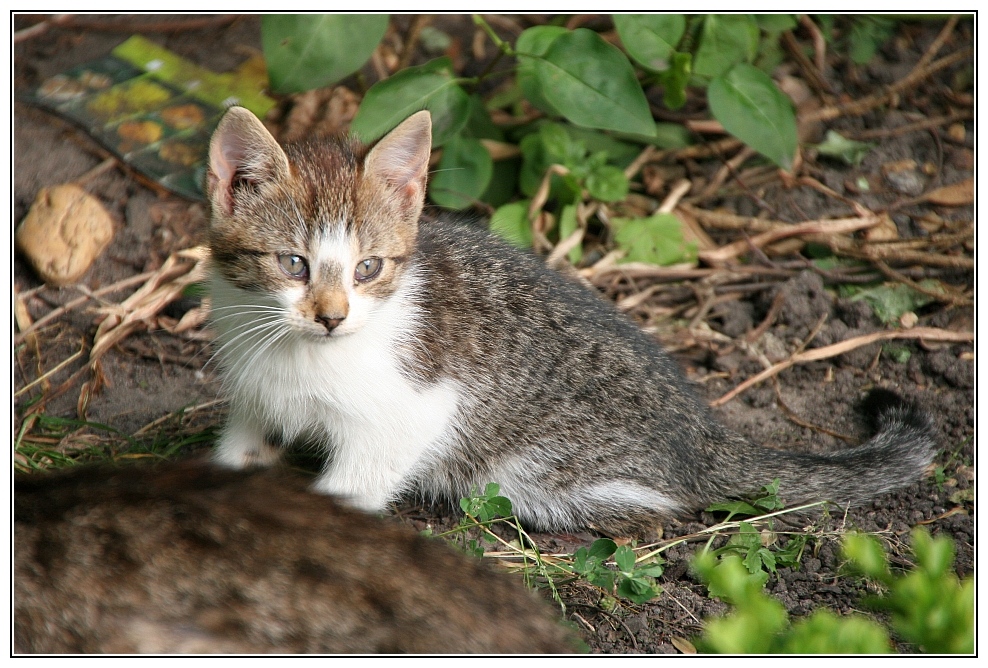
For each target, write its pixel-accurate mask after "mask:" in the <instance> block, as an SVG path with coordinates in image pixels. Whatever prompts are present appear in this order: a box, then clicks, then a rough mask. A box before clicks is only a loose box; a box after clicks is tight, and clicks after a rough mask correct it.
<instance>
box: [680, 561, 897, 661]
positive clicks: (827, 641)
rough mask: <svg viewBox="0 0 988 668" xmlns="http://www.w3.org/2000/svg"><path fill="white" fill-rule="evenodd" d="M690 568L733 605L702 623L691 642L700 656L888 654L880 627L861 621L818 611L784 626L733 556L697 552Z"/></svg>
mask: <svg viewBox="0 0 988 668" xmlns="http://www.w3.org/2000/svg"><path fill="white" fill-rule="evenodd" d="M694 568H695V569H696V571H697V573H698V574H699V575H700V577H701V578H702V579H703V581H704V582H705V583H706V584H707V586H708V587H709V588H710V592H711V594H714V593H715V592H716V595H717V596H718V598H721V599H722V600H723V601H724V602H725V603H729V604H731V605H733V606H734V610H733V612H732V613H731V614H729V615H727V616H725V617H720V618H717V619H712V620H707V621H706V622H705V624H704V627H705V628H704V632H703V635H702V636H701V637H700V638H698V639H697V640H696V641H695V643H694V644H695V645H696V647H697V649H698V650H700V651H701V652H709V653H717V654H786V653H824V654H838V653H851V654H876V653H879V654H881V653H887V652H889V650H890V646H889V642H888V637H887V635H886V634H885V631H884V630H883V629H882V627H881V626H879V625H878V624H876V623H875V622H872V621H871V620H868V619H866V618H864V617H850V618H840V617H836V616H835V615H834V614H833V613H830V612H828V611H825V610H820V611H817V612H815V613H814V614H813V615H811V616H810V617H809V618H808V619H805V620H801V621H799V622H797V623H796V624H793V625H791V626H790V624H789V615H788V614H787V613H786V610H785V608H784V607H783V606H782V604H781V603H779V601H777V600H776V599H774V598H772V597H771V596H769V595H768V594H766V593H765V592H764V590H763V589H762V583H761V582H760V581H759V579H758V578H753V577H751V574H750V573H749V572H748V569H747V568H745V567H744V565H742V563H741V558H740V557H738V556H737V555H727V556H725V557H722V558H721V559H719V560H718V559H715V558H714V556H713V554H711V553H709V552H704V553H701V554H700V555H699V556H698V557H697V559H696V561H695V562H694Z"/></svg>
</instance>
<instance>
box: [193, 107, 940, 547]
mask: <svg viewBox="0 0 988 668" xmlns="http://www.w3.org/2000/svg"><path fill="white" fill-rule="evenodd" d="M430 145H431V122H430V116H429V113H428V112H425V111H423V112H419V113H416V114H414V115H412V116H411V117H409V118H408V119H407V120H405V121H404V122H403V123H401V124H400V125H399V126H398V127H397V128H396V129H394V130H393V131H392V132H391V133H390V134H388V135H387V136H385V137H384V138H383V139H382V140H380V141H379V142H378V143H377V144H376V146H374V147H373V148H371V149H370V150H369V151H368V150H366V149H365V148H363V147H361V146H359V145H357V144H356V143H354V142H353V141H350V140H347V139H336V140H310V141H307V142H303V143H298V144H289V145H286V146H285V147H284V148H282V147H280V146H279V145H278V143H277V142H276V141H275V140H274V139H273V138H272V137H271V135H270V134H269V133H268V132H267V130H266V129H265V128H264V126H263V125H262V124H261V123H260V122H259V121H258V120H257V119H256V118H255V117H254V116H252V115H251V114H250V113H249V112H247V111H246V110H244V109H239V108H234V109H231V110H230V111H229V112H228V113H227V115H226V116H225V117H224V118H223V120H222V122H221V123H220V124H219V127H218V128H217V130H216V132H215V134H214V135H213V138H212V142H211V146H210V158H209V173H208V192H209V197H210V201H211V206H212V223H211V228H210V233H209V243H210V246H211V248H212V256H213V270H212V304H213V316H212V318H213V325H214V327H215V329H216V332H217V334H218V350H217V353H216V354H217V358H218V359H219V367H220V370H221V373H222V376H223V382H224V390H225V394H226V396H227V398H228V399H229V404H230V416H229V422H228V424H227V426H226V429H225V431H224V433H223V434H222V436H221V438H220V439H219V443H218V447H217V449H216V454H215V459H216V461H217V462H219V463H221V464H223V465H226V466H231V467H244V466H249V465H254V464H262V465H263V464H269V463H271V462H272V461H274V460H275V459H276V457H277V451H276V449H275V446H277V445H278V444H285V443H294V442H307V443H316V444H318V445H319V446H321V447H323V448H324V449H325V452H326V454H327V458H328V461H327V464H326V468H325V470H324V471H323V473H322V475H321V476H320V477H319V478H318V480H317V481H316V483H315V489H316V490H318V491H320V492H325V493H328V494H335V495H339V496H342V497H344V498H345V499H346V500H347V502H348V503H350V504H351V505H353V506H355V507H358V508H362V509H365V510H377V511H380V510H382V509H384V508H385V506H386V505H387V504H388V503H389V502H390V501H392V500H394V499H395V498H396V497H397V496H398V495H400V494H402V493H403V492H406V491H408V490H413V489H414V490H418V491H421V492H424V493H425V494H427V495H445V496H449V497H452V498H453V499H456V498H458V497H460V496H463V495H466V494H467V493H469V491H470V489H471V488H472V487H474V486H477V487H479V488H482V487H483V485H484V484H485V483H487V482H491V481H493V482H498V483H500V485H501V489H502V491H503V493H504V494H505V495H506V496H507V497H509V498H510V499H511V500H512V501H513V503H514V508H515V510H516V511H517V514H518V515H519V517H520V518H521V519H522V520H523V521H524V522H525V523H527V524H528V525H530V526H533V527H535V528H538V529H544V530H572V529H578V528H587V527H589V528H593V529H597V530H599V531H602V532H604V533H608V534H612V535H629V534H640V533H646V534H647V533H649V532H650V531H651V530H652V529H653V528H654V527H655V526H656V525H657V524H659V523H660V522H661V521H662V520H663V519H664V518H668V517H670V516H674V515H682V514H685V513H689V512H691V511H695V510H696V509H699V508H703V507H704V506H705V505H707V504H709V503H710V502H712V501H716V500H723V499H725V498H727V497H734V496H738V495H742V494H744V493H746V492H749V491H752V490H756V489H758V488H759V487H760V486H761V485H763V484H766V483H768V482H770V481H771V480H772V479H773V478H776V477H777V478H780V479H781V487H780V493H781V495H782V496H783V497H784V498H786V499H787V500H788V501H790V502H797V501H810V500H818V499H819V500H822V499H830V500H833V501H836V502H840V503H848V502H849V503H860V502H863V501H865V500H867V499H869V498H871V497H873V496H875V495H878V494H882V493H884V492H887V491H889V490H892V489H895V488H897V487H902V486H904V485H907V484H909V483H911V482H912V481H914V480H915V479H917V478H918V477H919V476H920V475H921V473H922V472H923V470H924V468H925V467H926V466H927V465H928V464H929V463H930V461H931V460H932V458H933V455H934V452H935V445H934V442H933V436H932V433H933V430H932V424H931V423H930V421H929V420H928V418H926V417H925V416H924V415H923V414H922V413H921V412H920V411H918V410H917V409H916V408H914V407H913V406H912V405H910V404H907V403H905V402H903V401H901V400H900V399H899V398H898V397H896V396H895V395H892V394H891V393H879V394H878V395H875V403H876V404H879V405H878V406H877V407H876V411H877V412H876V415H877V417H878V421H879V425H880V431H879V433H878V434H877V435H876V436H875V438H873V439H872V440H871V441H869V442H868V443H866V444H865V445H863V446H860V447H855V448H849V449H845V450H842V451H839V452H836V453H834V454H830V455H823V456H820V455H809V454H798V453H788V452H780V451H777V450H771V449H766V448H762V447H758V446H755V445H753V444H751V443H750V442H748V441H747V440H745V439H743V438H742V437H740V436H738V435H736V434H734V433H732V432H730V431H728V430H727V429H726V428H725V427H723V426H721V425H720V424H719V423H717V422H716V421H715V420H714V419H713V418H712V416H711V414H710V412H709V411H708V409H707V406H705V405H704V403H703V401H701V400H700V399H699V398H698V396H697V394H696V393H695V391H694V390H693V388H692V387H691V385H690V383H689V382H688V381H687V380H686V379H685V377H684V376H683V374H682V372H681V371H680V370H679V369H678V368H677V366H676V364H675V363H674V362H673V361H672V359H670V357H669V356H668V355H667V354H666V353H665V352H664V351H663V350H662V349H661V347H660V346H659V345H658V344H657V343H656V342H655V341H654V340H653V339H652V338H651V337H649V336H648V335H646V334H645V333H644V332H642V331H641V330H640V329H639V328H638V327H636V326H635V325H634V324H633V323H632V322H630V321H629V320H627V319H626V318H625V317H624V316H623V315H621V314H620V313H618V312H617V311H616V309H615V308H614V307H613V306H612V305H610V304H609V303H606V302H605V300H603V299H601V298H600V297H599V296H598V295H597V294H594V293H593V292H591V291H589V290H587V289H586V288H584V287H582V286H580V285H578V284H577V283H575V282H573V281H571V280H569V279H567V278H564V277H563V276H561V275H560V274H558V273H555V272H553V271H551V270H549V269H547V268H546V267H545V266H544V264H543V263H542V262H541V261H539V260H538V259H537V258H536V257H534V256H532V255H531V254H528V253H523V252H520V251H518V250H515V249H513V248H510V247H509V246H507V245H506V244H504V243H502V242H500V241H498V240H497V239H496V238H494V237H493V236H491V235H489V234H487V233H485V232H483V231H480V230H477V229H475V228H473V227H469V226H462V225H458V224H456V223H455V222H451V221H450V220H447V219H441V220H438V221H436V222H431V223H426V222H421V223H420V221H419V217H420V214H421V212H422V207H423V198H424V196H425V189H426V172H427V169H428V165H429V153H430Z"/></svg>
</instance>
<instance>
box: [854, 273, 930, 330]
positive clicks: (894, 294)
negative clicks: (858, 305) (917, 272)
mask: <svg viewBox="0 0 988 668" xmlns="http://www.w3.org/2000/svg"><path fill="white" fill-rule="evenodd" d="M919 285H921V286H923V287H924V288H926V289H928V290H940V285H939V283H937V281H935V280H933V279H929V278H926V279H923V280H922V281H920V282H919ZM840 291H841V294H842V295H843V296H850V298H851V300H852V301H859V300H862V299H863V300H864V301H865V302H867V304H868V305H869V306H871V310H872V311H874V312H875V315H876V316H878V319H879V320H881V321H882V322H883V323H885V324H889V323H894V322H897V321H898V320H899V318H901V317H902V314H903V313H906V312H907V311H915V310H916V309H918V308H920V307H922V306H925V305H927V304H929V303H930V302H932V301H933V297H931V296H930V295H928V294H925V293H922V292H919V291H918V290H914V289H913V288H912V287H910V286H908V285H905V284H903V283H893V284H886V283H882V284H881V285H877V286H872V287H861V286H855V285H842V286H841V289H840Z"/></svg>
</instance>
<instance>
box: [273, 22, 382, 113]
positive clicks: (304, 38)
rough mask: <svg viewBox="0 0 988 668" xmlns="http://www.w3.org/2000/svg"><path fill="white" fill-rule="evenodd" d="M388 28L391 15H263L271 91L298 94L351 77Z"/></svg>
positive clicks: (365, 60) (368, 56)
mask: <svg viewBox="0 0 988 668" xmlns="http://www.w3.org/2000/svg"><path fill="white" fill-rule="evenodd" d="M387 28H388V16H387V14H322V15H298V14H268V15H265V16H262V17H261V45H262V48H263V49H264V60H265V61H266V62H267V66H268V77H269V78H270V80H271V90H272V91H274V92H275V93H281V94H287V93H298V92H301V91H304V90H311V89H313V88H322V87H323V86H328V85H330V84H334V83H336V82H337V81H339V80H341V79H344V78H346V77H348V76H350V75H351V74H353V73H354V72H356V71H357V70H358V69H360V67H361V66H362V65H363V64H364V63H365V62H367V59H368V58H370V56H371V54H372V53H373V52H374V49H375V48H376V47H377V44H378V42H380V41H381V38H382V37H384V32H385V30H387Z"/></svg>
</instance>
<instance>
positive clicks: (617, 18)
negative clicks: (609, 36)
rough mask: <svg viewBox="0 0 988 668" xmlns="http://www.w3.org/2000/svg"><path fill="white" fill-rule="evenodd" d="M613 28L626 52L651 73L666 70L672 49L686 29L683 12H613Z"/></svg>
mask: <svg viewBox="0 0 988 668" xmlns="http://www.w3.org/2000/svg"><path fill="white" fill-rule="evenodd" d="M613 18H614V27H615V28H616V29H617V33H618V36H619V37H620V38H621V43H622V44H624V48H625V49H627V51H628V55H630V56H631V57H632V58H634V59H635V62H637V63H638V64H639V65H641V66H642V67H644V68H645V69H647V70H651V71H652V72H662V71H665V70H667V69H669V65H670V57H671V55H672V52H673V51H674V50H675V49H676V45H677V44H679V40H680V39H681V38H682V37H683V32H685V31H686V17H685V16H683V15H682V14H615V15H614V17H613Z"/></svg>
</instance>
